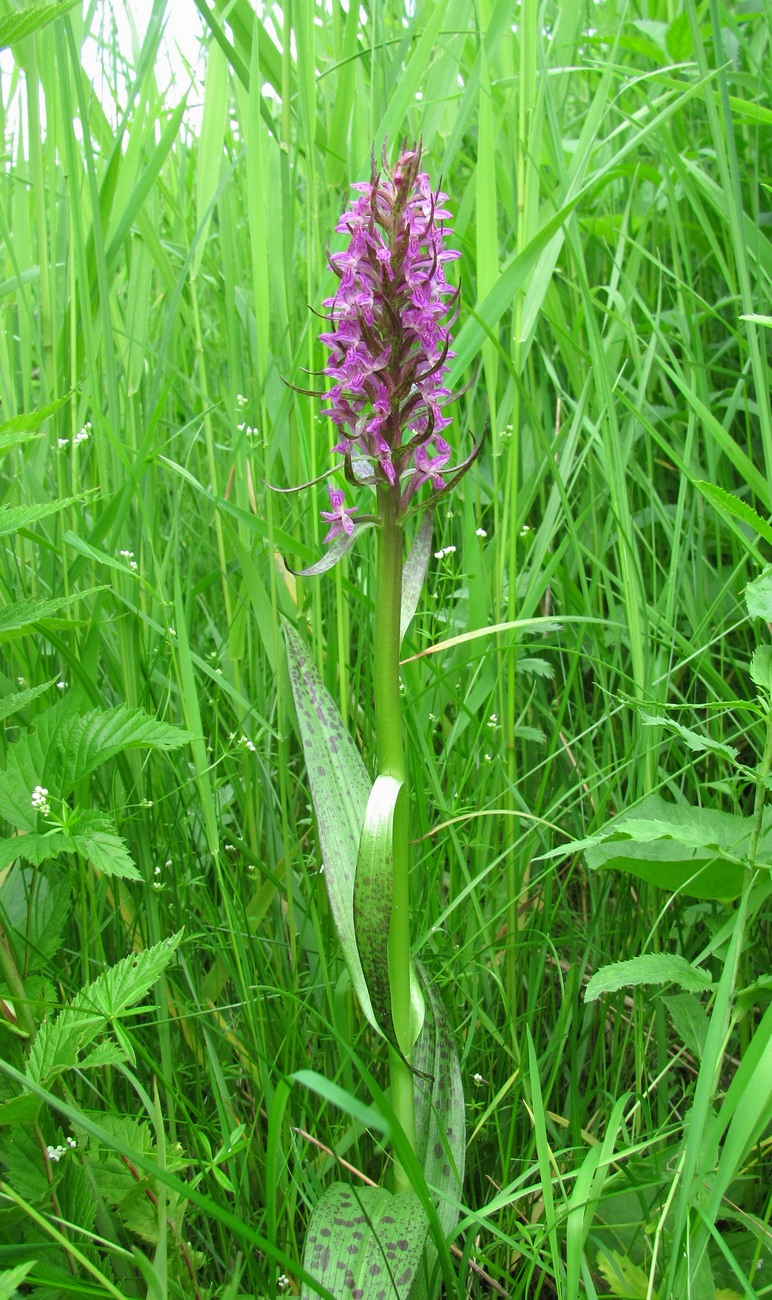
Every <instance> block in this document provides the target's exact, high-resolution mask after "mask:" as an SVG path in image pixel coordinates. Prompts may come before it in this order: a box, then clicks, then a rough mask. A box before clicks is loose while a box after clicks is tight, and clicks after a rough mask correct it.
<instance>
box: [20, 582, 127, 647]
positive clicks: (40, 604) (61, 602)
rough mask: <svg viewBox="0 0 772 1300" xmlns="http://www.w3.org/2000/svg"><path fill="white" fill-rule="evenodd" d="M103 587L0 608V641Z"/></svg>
mask: <svg viewBox="0 0 772 1300" xmlns="http://www.w3.org/2000/svg"><path fill="white" fill-rule="evenodd" d="M103 590H104V588H103V587H91V588H90V589H89V590H88V591H77V592H75V594H74V595H71V596H57V597H55V598H54V599H52V600H17V601H14V603H13V604H12V605H6V606H4V608H2V609H0V641H5V640H8V639H9V638H10V637H11V636H14V637H15V636H18V635H19V634H20V633H21V632H23V631H25V629H26V628H29V627H34V626H35V625H36V624H37V623H41V622H44V621H46V620H47V619H50V618H53V617H54V616H55V615H56V614H61V612H62V610H65V609H69V608H70V606H71V605H75V604H77V602H78V601H79V600H83V599H84V598H85V597H86V596H93V595H94V593H95V592H97V591H103Z"/></svg>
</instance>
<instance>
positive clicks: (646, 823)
mask: <svg viewBox="0 0 772 1300" xmlns="http://www.w3.org/2000/svg"><path fill="white" fill-rule="evenodd" d="M763 825H764V829H763V832H762V837H761V841H760V843H759V847H758V853H757V857H758V859H759V861H764V860H765V855H766V854H768V852H769V849H770V839H771V837H770V819H769V817H768V816H765V819H764V824H763ZM751 826H752V822H751V819H750V818H747V817H738V816H735V815H734V814H732V813H724V812H717V811H715V810H713V809H709V808H694V807H692V806H691V805H690V804H672V803H667V802H666V801H665V800H664V799H662V798H660V796H659V795H651V796H650V797H649V798H648V799H645V800H643V802H642V803H641V804H639V805H638V807H637V808H636V810H635V815H632V814H630V813H625V814H623V815H622V816H621V817H618V818H616V819H615V820H614V821H612V822H610V823H609V824H608V825H607V826H606V827H605V828H604V829H603V831H602V832H601V834H600V836H599V837H598V838H597V839H596V840H595V842H594V843H591V844H589V845H588V847H587V848H586V850H585V857H586V861H587V865H588V867H589V868H590V869H591V870H593V871H597V870H610V869H611V870H616V871H626V872H628V873H629V874H630V875H633V876H637V877H638V878H639V879H641V880H647V881H649V882H650V883H651V884H654V885H659V886H660V887H661V888H662V889H667V890H670V891H671V892H672V893H684V894H688V895H690V896H691V897H693V898H718V899H732V898H739V896H740V894H741V893H742V892H743V889H744V888H745V886H746V884H747V882H748V880H749V879H750V875H751V869H750V866H749V865H748V864H746V861H745V858H746V857H747V853H748V850H749V846H750V834H751ZM622 836H627V837H628V838H626V839H623V838H621V837H622Z"/></svg>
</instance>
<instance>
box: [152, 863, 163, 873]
mask: <svg viewBox="0 0 772 1300" xmlns="http://www.w3.org/2000/svg"><path fill="white" fill-rule="evenodd" d="M160 874H161V868H160V867H159V865H158V863H156V865H155V866H154V867H153V875H154V876H160Z"/></svg>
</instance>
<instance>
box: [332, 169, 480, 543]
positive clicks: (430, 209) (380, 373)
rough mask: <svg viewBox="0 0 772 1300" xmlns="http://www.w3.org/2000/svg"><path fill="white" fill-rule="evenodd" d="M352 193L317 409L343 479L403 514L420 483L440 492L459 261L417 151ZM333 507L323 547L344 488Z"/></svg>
mask: <svg viewBox="0 0 772 1300" xmlns="http://www.w3.org/2000/svg"><path fill="white" fill-rule="evenodd" d="M352 188H353V190H354V193H355V197H354V198H353V199H352V201H351V203H350V205H349V207H348V208H347V209H346V211H345V212H344V213H343V215H342V216H341V218H340V220H339V222H338V224H337V226H336V227H335V229H336V230H337V231H339V232H340V233H344V234H347V235H348V237H349V238H348V245H347V247H346V248H344V249H343V250H341V251H340V252H336V253H333V254H331V255H330V257H329V263H330V266H331V268H332V270H333V271H334V272H335V274H336V276H337V277H338V281H339V283H338V288H337V291H336V293H335V295H334V297H332V298H326V299H325V300H324V306H325V308H326V309H327V320H328V322H329V327H328V329H327V330H326V331H325V333H323V334H321V335H320V341H321V342H322V344H323V345H324V347H326V348H327V349H328V350H329V352H330V357H329V360H328V362H327V365H326V366H325V368H324V373H325V374H326V375H328V376H329V377H330V379H332V381H333V386H332V388H331V389H330V390H329V392H328V393H327V394H326V397H327V405H326V407H325V410H324V414H325V415H328V416H329V417H330V419H332V420H333V421H334V422H335V424H336V425H337V426H338V428H339V429H340V430H341V432H342V435H343V436H342V437H341V438H340V440H339V441H338V443H337V444H336V446H335V448H334V450H335V451H337V452H339V453H340V454H341V455H343V457H344V458H345V464H346V477H347V478H348V479H349V481H350V482H352V483H369V484H370V485H371V486H375V487H379V488H381V489H384V490H393V491H394V492H395V493H396V494H397V495H396V500H397V503H398V511H399V513H400V514H402V513H404V511H405V509H406V508H407V506H408V504H409V502H410V501H411V498H412V497H413V495H414V494H415V492H416V491H417V489H418V488H419V487H420V486H421V485H422V484H424V483H428V484H429V485H430V487H431V489H432V491H433V492H435V493H436V492H440V491H443V490H444V489H445V486H446V485H445V481H444V479H443V478H442V476H441V474H440V472H439V471H440V470H441V469H442V467H443V466H444V465H445V464H446V463H447V461H448V460H449V458H450V448H449V447H448V444H447V443H446V442H445V441H444V440H443V438H442V437H441V436H440V435H441V434H442V432H443V430H445V429H446V428H447V427H448V425H449V424H450V423H451V421H450V417H449V416H448V415H447V414H445V412H444V409H443V408H444V407H445V406H446V405H447V404H448V403H449V402H451V401H453V394H452V393H451V391H450V389H449V388H448V387H447V386H446V384H445V382H444V380H445V376H446V375H447V372H448V366H447V364H446V362H447V361H448V359H449V358H450V357H452V356H453V353H452V352H451V350H450V345H451V341H452V340H451V333H450V327H451V325H452V324H453V321H454V320H455V314H456V305H457V300H458V290H457V289H455V288H454V287H453V286H452V285H451V284H449V283H448V281H447V280H446V278H445V268H446V266H447V264H448V262H451V261H453V260H454V259H455V258H457V257H459V256H460V254H459V253H458V252H456V251H455V250H454V249H450V248H446V246H445V244H446V240H447V238H448V236H449V235H450V234H451V230H450V227H449V226H447V225H446V224H445V223H446V221H448V220H450V212H449V211H448V209H447V208H446V206H445V203H446V200H447V195H446V194H443V193H442V192H441V191H440V190H433V189H432V185H431V181H430V179H429V177H428V175H427V174H426V172H423V171H421V148H420V145H417V146H416V147H415V148H414V149H403V152H402V154H401V156H400V157H399V158H398V159H397V162H396V163H395V165H394V167H393V168H392V169H391V170H389V169H388V168H387V167H386V165H385V162H384V168H383V171H382V172H379V171H378V170H377V168H376V166H375V159H373V167H372V172H371V176H370V180H369V181H363V182H358V183H357V184H356V185H354V186H352ZM430 446H431V447H433V454H430V451H429V448H430ZM330 500H331V502H332V507H333V508H332V510H331V511H323V512H322V514H323V517H324V519H326V520H328V521H329V522H330V523H331V525H332V527H331V528H330V531H329V533H328V534H327V538H326V539H325V540H326V541H330V540H331V539H332V538H334V537H337V536H339V535H340V533H341V532H342V531H345V532H347V533H349V534H350V533H351V532H352V531H353V527H354V525H353V523H352V521H351V519H350V518H349V514H350V513H351V511H350V510H348V509H347V508H346V507H345V506H344V505H343V493H342V492H338V491H336V490H335V489H331V492H330Z"/></svg>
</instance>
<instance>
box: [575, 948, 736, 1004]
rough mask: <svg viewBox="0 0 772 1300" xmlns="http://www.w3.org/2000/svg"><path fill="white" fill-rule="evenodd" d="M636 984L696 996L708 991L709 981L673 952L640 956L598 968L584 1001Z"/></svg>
mask: <svg viewBox="0 0 772 1300" xmlns="http://www.w3.org/2000/svg"><path fill="white" fill-rule="evenodd" d="M638 984H678V985H680V987H681V988H683V989H688V990H689V991H690V992H694V993H696V992H698V991H700V990H702V989H706V988H710V985H711V978H710V975H708V973H707V972H706V971H704V970H699V968H698V967H696V966H692V965H691V963H690V962H688V961H687V960H686V958H685V957H679V956H678V954H677V953H666V952H652V953H644V954H642V955H641V956H640V957H632V958H631V959H630V960H629V961H615V962H612V964H611V965H610V966H602V967H601V969H600V970H598V971H596V972H595V974H594V975H593V976H592V978H591V979H590V981H589V983H588V985H587V988H586V989H585V994H584V999H585V1002H595V1000H596V999H597V998H599V997H600V996H601V994H603V993H616V992H617V990H618V989H624V988H634V987H635V986H636V985H638Z"/></svg>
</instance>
